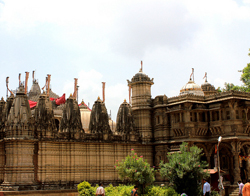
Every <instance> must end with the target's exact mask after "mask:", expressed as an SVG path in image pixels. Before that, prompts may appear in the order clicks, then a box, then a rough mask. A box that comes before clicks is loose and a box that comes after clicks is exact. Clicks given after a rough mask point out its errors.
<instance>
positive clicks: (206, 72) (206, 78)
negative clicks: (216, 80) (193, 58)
mask: <svg viewBox="0 0 250 196" xmlns="http://www.w3.org/2000/svg"><path fill="white" fill-rule="evenodd" d="M204 78H205V82H207V72H205V76H204V77H203V79H204Z"/></svg>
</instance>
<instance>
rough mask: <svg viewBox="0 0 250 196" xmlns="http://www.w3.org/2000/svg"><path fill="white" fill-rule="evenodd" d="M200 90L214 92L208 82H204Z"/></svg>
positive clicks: (213, 88)
mask: <svg viewBox="0 0 250 196" xmlns="http://www.w3.org/2000/svg"><path fill="white" fill-rule="evenodd" d="M201 88H202V90H203V91H214V90H215V87H214V86H213V85H212V84H210V83H209V82H207V81H205V82H204V83H203V84H202V85H201Z"/></svg>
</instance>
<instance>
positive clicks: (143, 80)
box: [128, 67, 154, 142]
mask: <svg viewBox="0 0 250 196" xmlns="http://www.w3.org/2000/svg"><path fill="white" fill-rule="evenodd" d="M153 81H154V79H153V78H152V79H150V78H149V77H148V76H147V75H146V74H145V73H143V72H142V67H141V69H140V71H139V72H138V73H137V74H135V76H134V77H133V78H132V79H131V81H129V80H128V86H129V87H131V89H132V110H133V114H134V118H135V127H136V129H137V130H138V131H139V133H140V135H141V137H142V140H143V142H150V141H151V140H152V138H153V134H152V125H151V109H152V100H151V86H152V85H153V84H154V82H153Z"/></svg>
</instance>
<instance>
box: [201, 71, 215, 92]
mask: <svg viewBox="0 0 250 196" xmlns="http://www.w3.org/2000/svg"><path fill="white" fill-rule="evenodd" d="M204 78H205V82H204V83H203V84H202V85H201V88H202V91H203V92H204V95H213V94H216V93H218V91H217V90H216V89H215V87H214V86H213V85H212V84H210V83H209V82H208V81H207V72H206V73H205V76H204ZM204 78H203V79H204Z"/></svg>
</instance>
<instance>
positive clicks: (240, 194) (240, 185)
mask: <svg viewBox="0 0 250 196" xmlns="http://www.w3.org/2000/svg"><path fill="white" fill-rule="evenodd" d="M238 185H239V196H242V189H243V187H244V184H243V183H242V182H241V181H239V182H238Z"/></svg>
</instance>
